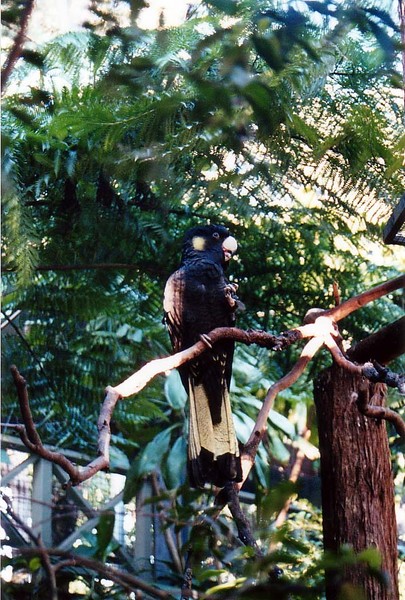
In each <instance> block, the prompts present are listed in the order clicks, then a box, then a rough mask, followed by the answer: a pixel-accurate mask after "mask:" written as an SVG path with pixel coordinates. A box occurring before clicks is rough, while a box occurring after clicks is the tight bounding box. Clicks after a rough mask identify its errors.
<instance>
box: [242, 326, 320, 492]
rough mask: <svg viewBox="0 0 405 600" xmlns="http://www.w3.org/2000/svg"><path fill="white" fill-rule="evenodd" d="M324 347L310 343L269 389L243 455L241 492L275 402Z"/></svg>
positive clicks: (318, 341) (312, 341) (315, 339)
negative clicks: (286, 371) (288, 369)
mask: <svg viewBox="0 0 405 600" xmlns="http://www.w3.org/2000/svg"><path fill="white" fill-rule="evenodd" d="M322 345H323V339H319V338H314V339H312V340H311V341H309V342H308V343H307V344H306V345H305V347H304V349H303V351H302V352H301V356H300V357H299V359H298V360H297V362H296V363H295V365H294V366H293V368H292V369H291V371H290V372H289V373H287V375H285V376H284V377H282V378H281V379H279V380H278V381H276V383H274V384H273V385H272V386H271V387H270V388H269V390H268V392H267V395H266V398H265V400H264V403H263V406H262V408H261V409H260V411H259V414H258V416H257V419H256V423H255V426H254V429H253V431H252V433H251V434H250V437H249V439H248V441H247V442H246V444H245V446H244V449H243V452H242V454H241V461H242V472H243V480H242V481H241V482H240V483H237V484H235V485H236V486H237V487H238V489H239V490H240V489H241V487H242V486H243V484H244V482H245V481H246V479H247V477H248V475H249V473H250V470H251V469H252V467H253V465H254V462H255V458H256V454H257V449H258V447H259V444H260V442H261V441H262V440H263V438H264V436H265V434H266V432H267V419H268V417H269V413H270V410H271V409H272V408H273V405H274V400H275V399H276V397H277V395H278V394H279V393H280V392H281V391H282V390H285V389H287V388H288V387H290V386H291V385H292V384H293V383H295V381H297V379H298V378H299V377H300V376H301V375H302V373H303V372H304V370H305V367H306V366H307V364H308V363H309V361H310V360H311V359H312V358H313V357H314V356H315V354H316V352H317V351H318V350H319V348H320V347H321V346H322Z"/></svg>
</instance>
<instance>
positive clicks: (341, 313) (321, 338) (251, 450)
mask: <svg viewBox="0 0 405 600" xmlns="http://www.w3.org/2000/svg"><path fill="white" fill-rule="evenodd" d="M404 283H405V277H403V276H401V277H397V278H396V279H393V280H391V281H387V282H385V283H383V284H381V285H379V286H376V287H375V288H372V289H371V290H368V291H366V292H364V293H362V294H360V295H359V296H355V297H354V298H350V299H349V300H347V301H346V302H343V303H342V304H340V305H339V306H337V307H335V308H332V309H330V310H325V311H324V310H322V309H314V310H313V311H312V312H313V314H311V315H310V318H308V319H307V320H306V324H304V325H302V326H300V327H296V328H294V329H291V330H289V331H287V332H284V333H281V334H280V335H278V336H276V335H272V334H269V333H266V332H263V331H243V330H241V329H237V328H236V327H219V328H217V329H214V330H213V331H211V332H210V333H209V334H208V335H207V336H206V337H208V338H209V340H210V344H215V343H216V342H218V341H219V340H221V339H225V338H227V339H232V340H235V341H238V342H241V343H243V344H252V343H255V344H258V345H260V346H262V347H266V348H271V349H273V350H281V349H283V348H285V347H287V346H289V345H291V344H293V343H294V342H296V341H298V340H300V339H307V338H312V339H311V340H310V341H309V342H308V343H307V344H306V346H305V347H304V349H303V351H302V352H301V355H300V357H299V359H298V361H297V363H296V364H295V365H294V367H293V368H292V369H291V371H290V372H289V373H287V375H285V376H284V377H282V378H281V379H280V380H279V381H277V382H276V383H274V384H273V385H272V386H271V387H270V388H269V390H268V392H267V395H266V398H265V401H264V403H263V406H262V408H261V410H260V411H259V414H258V417H257V421H256V423H255V426H254V429H253V431H252V433H251V435H250V437H249V440H248V441H247V443H246V445H245V447H244V450H243V452H242V456H241V460H242V470H243V482H244V481H245V480H246V477H247V476H248V474H249V472H250V470H251V468H252V466H253V464H254V461H255V457H256V453H257V449H258V447H259V444H260V442H261V441H262V439H263V437H264V435H265V433H266V431H267V419H268V415H269V412H270V410H271V408H272V406H273V404H274V400H275V398H276V396H277V394H278V393H279V392H280V391H282V390H284V389H286V388H288V387H290V386H291V385H292V384H293V383H294V382H295V381H297V379H298V378H299V377H300V376H301V374H302V373H303V371H304V370H305V368H306V366H307V364H308V363H309V361H310V360H311V359H312V358H313V356H314V355H315V354H316V352H317V351H318V350H319V349H320V348H321V347H322V346H323V345H325V346H326V347H327V348H328V349H329V351H330V352H331V354H332V356H333V358H334V359H335V360H336V362H338V363H339V364H341V365H342V366H344V367H345V368H347V369H349V370H351V371H352V372H356V373H361V374H362V375H363V376H365V377H369V378H370V374H371V375H372V377H373V378H374V379H373V380H374V381H376V380H381V379H378V376H380V377H382V375H381V373H380V374H378V373H377V371H378V369H376V368H374V370H373V371H372V372H371V371H370V366H369V365H363V366H360V365H356V364H354V363H352V362H351V361H349V360H348V359H347V358H346V357H345V356H344V354H343V352H342V351H341V350H340V348H339V346H338V344H337V342H336V340H339V339H340V334H339V330H338V328H337V325H336V321H338V320H340V319H343V318H344V317H345V316H347V315H348V314H350V313H351V312H353V311H355V310H357V309H358V308H360V307H361V306H364V305H365V304H367V303H368V302H371V301H373V300H375V299H376V298H379V297H381V296H383V295H385V294H387V293H390V292H392V291H393V290H396V289H398V288H400V287H402V286H403V285H404ZM206 350H207V344H206V342H205V341H203V340H201V341H199V342H197V343H196V344H194V345H193V346H191V347H190V348H187V349H186V350H183V351H182V352H178V353H177V354H174V355H171V356H167V357H165V358H159V359H155V360H152V361H151V362H149V363H148V364H146V365H144V366H143V367H142V368H141V369H139V370H138V371H137V372H136V373H134V374H133V375H131V376H130V377H128V379H126V380H125V381H123V382H122V383H120V384H119V385H117V386H115V387H111V386H109V387H107V388H106V396H105V399H104V403H103V406H102V408H101V412H100V416H99V419H98V431H99V437H98V453H99V456H98V457H97V458H96V459H95V460H93V461H92V462H91V463H89V464H88V465H87V466H86V467H84V468H82V469H79V468H77V467H76V465H74V464H73V463H71V462H70V461H69V460H68V459H67V458H66V457H65V456H63V455H62V454H59V453H57V452H52V451H50V450H47V449H46V448H44V446H43V444H42V442H41V440H40V437H39V435H38V433H37V431H36V429H35V425H34V421H33V418H32V414H31V411H30V408H29V402H28V394H27V389H26V383H25V380H24V379H23V378H22V377H21V375H20V374H19V373H18V370H17V368H16V367H12V372H13V377H14V381H15V383H16V387H17V392H18V397H19V401H20V407H21V413H22V416H23V420H24V423H25V425H24V426H23V425H20V426H17V427H16V429H17V430H18V431H19V433H20V437H21V439H22V441H23V442H24V444H25V445H26V446H27V447H28V448H29V449H30V450H31V451H32V452H35V453H37V454H38V455H40V456H41V457H43V458H45V459H46V460H50V461H51V462H55V463H56V464H59V465H60V466H61V467H62V468H63V469H64V470H65V471H66V473H67V474H68V475H69V476H70V481H69V482H68V485H77V484H78V483H81V482H83V481H85V480H86V479H89V478H91V477H92V476H93V475H94V474H95V473H96V472H98V471H100V470H102V469H106V468H108V466H109V447H110V438H111V431H110V422H111V417H112V413H113V411H114V409H115V406H116V403H117V401H118V400H119V399H121V398H126V397H128V396H131V395H133V394H137V393H138V392H139V391H140V390H142V389H143V388H144V387H145V386H146V385H147V383H148V382H149V381H150V380H151V379H153V378H154V377H155V376H156V375H158V374H161V373H165V372H167V371H170V370H172V369H174V368H176V367H179V366H180V365H182V364H184V363H185V362H187V361H189V360H192V359H194V358H195V357H196V356H199V355H200V354H201V353H203V352H204V351H206ZM376 373H377V375H376ZM389 374H390V377H391V380H392V376H393V375H395V374H392V373H391V372H389ZM376 377H377V379H376ZM385 377H386V380H387V375H386V374H385ZM398 377H399V376H398ZM402 380H403V378H402V379H401V378H399V380H398V381H400V382H402ZM398 387H399V385H398ZM391 412H393V411H391ZM399 418H400V417H399ZM243 482H241V483H240V484H235V485H236V488H235V489H236V490H240V488H241V487H242V485H243Z"/></svg>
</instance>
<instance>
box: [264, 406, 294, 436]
mask: <svg viewBox="0 0 405 600" xmlns="http://www.w3.org/2000/svg"><path fill="white" fill-rule="evenodd" d="M269 421H270V423H272V425H274V426H275V427H277V429H280V431H282V432H283V433H285V434H286V435H288V437H289V438H290V439H294V437H295V435H296V431H295V427H294V424H293V423H291V421H289V420H288V419H287V417H285V416H284V415H282V414H280V413H279V412H277V411H275V410H271V411H270V413H269Z"/></svg>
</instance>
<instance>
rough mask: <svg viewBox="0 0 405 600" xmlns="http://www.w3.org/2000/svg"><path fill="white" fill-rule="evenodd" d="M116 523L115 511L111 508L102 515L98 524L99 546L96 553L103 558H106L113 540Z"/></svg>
mask: <svg viewBox="0 0 405 600" xmlns="http://www.w3.org/2000/svg"><path fill="white" fill-rule="evenodd" d="M114 524H115V512H114V510H111V511H110V512H106V513H104V514H102V515H101V517H100V519H99V521H98V524H97V527H96V529H97V548H96V552H95V555H96V556H97V557H98V558H100V559H101V560H103V559H105V558H106V553H107V548H108V545H109V544H110V542H111V539H112V536H113V532H114Z"/></svg>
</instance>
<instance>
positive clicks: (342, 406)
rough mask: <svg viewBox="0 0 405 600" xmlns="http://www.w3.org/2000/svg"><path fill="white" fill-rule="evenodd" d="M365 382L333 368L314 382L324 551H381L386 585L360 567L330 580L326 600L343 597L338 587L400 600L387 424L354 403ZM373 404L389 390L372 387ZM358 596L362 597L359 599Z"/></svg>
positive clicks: (372, 598) (372, 599)
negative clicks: (347, 547)
mask: <svg viewBox="0 0 405 600" xmlns="http://www.w3.org/2000/svg"><path fill="white" fill-rule="evenodd" d="M360 384H361V378H359V377H358V376H357V375H353V374H351V373H348V372H347V371H345V370H343V369H341V368H340V367H338V366H336V365H333V366H332V367H330V368H328V369H326V370H325V371H323V372H322V373H321V375H320V377H319V378H318V379H317V381H316V383H315V390H314V396H315V403H316V408H317V415H318V429H319V446H320V452H321V478H322V509H323V531H324V547H325V550H329V551H334V552H337V551H338V550H339V548H341V547H342V546H343V545H349V546H351V547H352V548H353V549H354V551H355V552H356V553H358V552H361V551H362V550H365V549H366V548H377V549H378V551H379V553H380V555H381V558H382V569H383V570H384V571H385V573H386V574H387V576H388V579H389V585H388V586H386V585H384V584H383V583H381V581H379V580H378V579H377V578H376V577H373V576H372V575H370V574H369V573H367V572H366V569H365V568H362V567H361V566H359V565H357V566H355V567H351V568H350V569H346V571H345V573H344V576H343V580H340V581H337V580H336V573H332V572H329V573H327V574H326V578H327V600H335V599H337V598H338V596H339V587H340V586H341V585H342V584H343V585H344V586H346V587H347V586H349V587H350V586H354V587H358V588H360V589H361V590H362V592H363V594H364V597H365V598H367V600H398V599H399V591H398V575H397V572H398V564H397V528H396V519H395V505H394V488H393V481H392V473H391V464H390V452H389V446H388V439H387V432H386V424H385V422H384V421H379V420H376V419H370V418H368V417H365V416H363V415H362V414H361V413H360V412H359V410H358V407H357V405H356V402H355V400H354V399H353V393H357V392H358V390H359V386H360ZM367 387H368V390H367V392H366V393H368V394H369V398H371V396H372V395H374V394H376V396H375V397H374V398H373V404H376V405H381V404H383V403H384V396H385V388H384V386H382V385H381V384H376V385H374V384H368V385H367ZM356 597H360V596H356Z"/></svg>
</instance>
